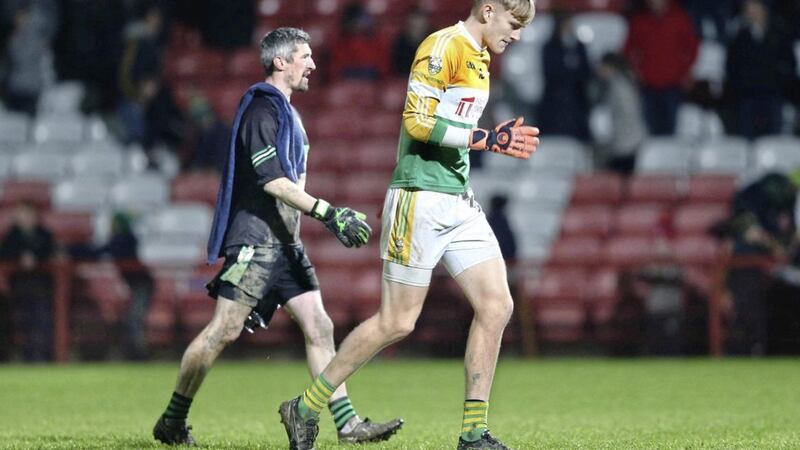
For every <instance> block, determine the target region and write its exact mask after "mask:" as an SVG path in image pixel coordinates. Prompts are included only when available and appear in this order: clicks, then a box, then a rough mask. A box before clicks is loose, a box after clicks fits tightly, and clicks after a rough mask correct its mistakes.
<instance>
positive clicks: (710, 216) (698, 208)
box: [672, 203, 730, 234]
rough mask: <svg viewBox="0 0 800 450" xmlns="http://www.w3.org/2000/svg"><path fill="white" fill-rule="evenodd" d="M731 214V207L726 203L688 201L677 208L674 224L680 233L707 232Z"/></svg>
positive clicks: (673, 218)
mask: <svg viewBox="0 0 800 450" xmlns="http://www.w3.org/2000/svg"><path fill="white" fill-rule="evenodd" d="M729 215H730V208H729V207H728V205H727V204H725V203H687V204H683V205H681V206H679V207H678V208H677V209H676V210H675V212H674V213H673V217H672V225H673V228H674V229H675V232H676V233H679V234H688V233H705V232H707V231H708V229H709V228H711V227H712V226H713V225H715V224H717V223H719V222H720V221H722V220H725V219H726V218H727V217H728V216H729Z"/></svg>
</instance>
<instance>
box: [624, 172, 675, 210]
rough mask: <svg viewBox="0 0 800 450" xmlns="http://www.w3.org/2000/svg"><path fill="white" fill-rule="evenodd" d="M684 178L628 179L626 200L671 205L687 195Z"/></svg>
mask: <svg viewBox="0 0 800 450" xmlns="http://www.w3.org/2000/svg"><path fill="white" fill-rule="evenodd" d="M687 190H688V186H687V183H686V181H685V180H684V179H683V178H678V177H673V176H669V175H635V176H633V177H631V178H629V179H628V185H627V192H626V200H627V201H629V202H645V203H664V204H670V203H675V202H677V201H679V200H681V199H682V198H683V197H685V195H686V191H687Z"/></svg>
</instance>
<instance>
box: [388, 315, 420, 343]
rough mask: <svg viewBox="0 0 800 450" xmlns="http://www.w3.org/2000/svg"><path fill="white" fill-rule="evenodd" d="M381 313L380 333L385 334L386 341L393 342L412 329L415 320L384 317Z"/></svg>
mask: <svg viewBox="0 0 800 450" xmlns="http://www.w3.org/2000/svg"><path fill="white" fill-rule="evenodd" d="M385 316H386V315H385V314H384V315H382V317H380V319H379V323H380V325H381V331H382V334H383V335H384V336H385V339H386V341H390V342H395V341H399V340H400V339H403V338H405V337H406V336H408V335H409V334H411V332H413V331H414V325H415V322H416V320H414V319H412V318H405V317H398V316H394V317H385Z"/></svg>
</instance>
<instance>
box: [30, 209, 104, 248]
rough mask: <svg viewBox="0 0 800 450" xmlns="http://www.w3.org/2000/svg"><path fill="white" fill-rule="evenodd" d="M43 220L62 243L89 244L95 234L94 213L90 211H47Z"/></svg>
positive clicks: (57, 240) (43, 215)
mask: <svg viewBox="0 0 800 450" xmlns="http://www.w3.org/2000/svg"><path fill="white" fill-rule="evenodd" d="M42 222H44V225H45V226H46V227H47V228H49V229H50V231H51V232H52V233H53V238H54V239H55V240H56V242H58V243H59V244H61V245H73V244H89V243H90V242H91V241H92V236H93V235H94V224H93V222H92V215H91V214H88V213H81V212H64V211H45V212H44V213H43V214H42Z"/></svg>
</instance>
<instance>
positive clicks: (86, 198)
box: [51, 176, 111, 211]
mask: <svg viewBox="0 0 800 450" xmlns="http://www.w3.org/2000/svg"><path fill="white" fill-rule="evenodd" d="M110 187H111V182H110V181H109V180H107V179H105V178H98V177H90V176H83V177H75V178H71V179H66V180H61V181H59V182H57V183H55V184H54V185H53V187H52V193H51V196H52V203H53V208H55V209H56V210H58V211H97V210H99V209H101V208H103V207H105V206H106V205H107V204H108V191H109V188H110Z"/></svg>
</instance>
